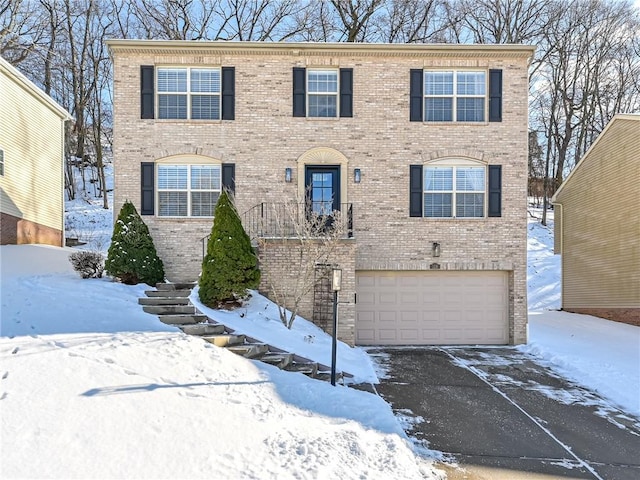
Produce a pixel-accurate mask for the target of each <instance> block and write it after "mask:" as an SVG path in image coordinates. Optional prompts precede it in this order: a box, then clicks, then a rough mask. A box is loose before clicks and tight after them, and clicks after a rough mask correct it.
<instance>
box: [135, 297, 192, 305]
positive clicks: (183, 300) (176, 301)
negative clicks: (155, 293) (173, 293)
mask: <svg viewBox="0 0 640 480" xmlns="http://www.w3.org/2000/svg"><path fill="white" fill-rule="evenodd" d="M138 304H139V305H189V304H190V302H189V299H188V298H187V297H180V298H158V297H152V298H139V299H138Z"/></svg>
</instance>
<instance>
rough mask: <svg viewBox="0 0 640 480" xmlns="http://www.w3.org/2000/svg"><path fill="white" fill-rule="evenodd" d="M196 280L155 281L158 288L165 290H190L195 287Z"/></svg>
mask: <svg viewBox="0 0 640 480" xmlns="http://www.w3.org/2000/svg"><path fill="white" fill-rule="evenodd" d="M197 284H198V283H197V282H185V283H156V288H157V289H158V290H162V291H167V290H186V289H189V290H191V289H192V288H193V287H195V286H196V285H197Z"/></svg>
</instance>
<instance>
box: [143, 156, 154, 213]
mask: <svg viewBox="0 0 640 480" xmlns="http://www.w3.org/2000/svg"><path fill="white" fill-rule="evenodd" d="M140 165H141V171H140V185H141V195H140V215H153V214H154V213H155V208H154V200H155V193H154V186H155V184H156V178H155V173H154V168H155V164H154V163H153V162H142V163H141V164H140Z"/></svg>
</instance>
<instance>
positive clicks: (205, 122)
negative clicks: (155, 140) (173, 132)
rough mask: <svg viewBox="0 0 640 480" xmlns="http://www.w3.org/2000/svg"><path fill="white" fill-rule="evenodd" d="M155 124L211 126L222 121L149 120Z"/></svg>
mask: <svg viewBox="0 0 640 480" xmlns="http://www.w3.org/2000/svg"><path fill="white" fill-rule="evenodd" d="M151 120H154V121H155V122H157V123H170V124H174V125H175V124H177V125H199V124H202V125H211V124H215V123H222V120H204V119H203V120H188V119H179V118H178V119H174V118H155V119H151ZM227 121H228V122H232V121H233V120H227Z"/></svg>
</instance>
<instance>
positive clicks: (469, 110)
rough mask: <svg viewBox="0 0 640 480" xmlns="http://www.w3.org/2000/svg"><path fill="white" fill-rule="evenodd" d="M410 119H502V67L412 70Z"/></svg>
mask: <svg viewBox="0 0 640 480" xmlns="http://www.w3.org/2000/svg"><path fill="white" fill-rule="evenodd" d="M409 90H410V93H409V96H410V104H409V107H410V108H409V120H410V121H411V122H452V123H453V122H477V123H484V122H487V121H489V122H501V121H502V70H488V71H485V70H454V69H451V70H422V69H413V70H411V71H410V88H409Z"/></svg>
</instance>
